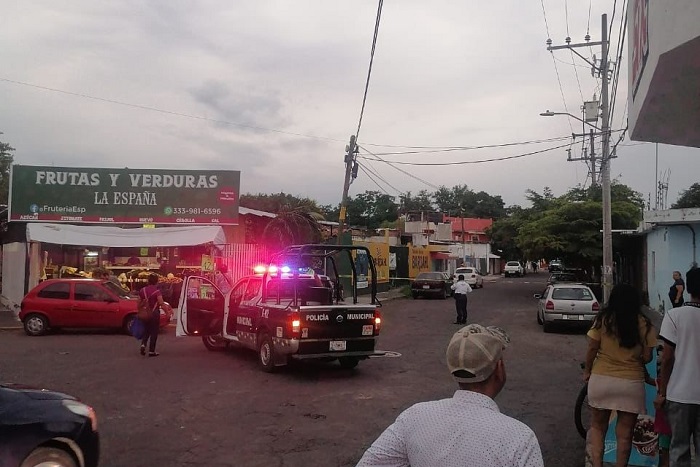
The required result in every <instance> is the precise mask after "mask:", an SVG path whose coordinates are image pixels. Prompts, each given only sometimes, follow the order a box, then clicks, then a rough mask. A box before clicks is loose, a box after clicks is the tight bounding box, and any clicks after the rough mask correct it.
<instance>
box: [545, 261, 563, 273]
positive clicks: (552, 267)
mask: <svg viewBox="0 0 700 467" xmlns="http://www.w3.org/2000/svg"><path fill="white" fill-rule="evenodd" d="M547 269H548V270H549V272H554V271H561V270H563V269H564V263H562V262H561V261H560V260H558V259H553V260H552V261H550V262H549V265H548V266H547Z"/></svg>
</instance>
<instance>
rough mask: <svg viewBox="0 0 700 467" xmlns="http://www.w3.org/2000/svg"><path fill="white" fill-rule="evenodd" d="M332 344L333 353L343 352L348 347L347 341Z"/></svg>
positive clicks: (332, 342)
mask: <svg viewBox="0 0 700 467" xmlns="http://www.w3.org/2000/svg"><path fill="white" fill-rule="evenodd" d="M330 344H331V345H330V350H331V352H338V351H343V350H345V349H346V347H347V343H346V342H345V341H331V343H330Z"/></svg>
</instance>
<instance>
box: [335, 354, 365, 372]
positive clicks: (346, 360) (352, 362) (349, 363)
mask: <svg viewBox="0 0 700 467" xmlns="http://www.w3.org/2000/svg"><path fill="white" fill-rule="evenodd" d="M338 362H339V363H340V367H341V368H345V369H346V370H352V369H353V368H355V367H356V366H357V364H358V363H360V359H359V358H357V357H340V358H339V359H338Z"/></svg>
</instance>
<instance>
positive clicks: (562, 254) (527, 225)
mask: <svg viewBox="0 0 700 467" xmlns="http://www.w3.org/2000/svg"><path fill="white" fill-rule="evenodd" d="M601 198H602V196H601V191H600V187H598V186H593V187H589V188H587V189H584V188H582V187H576V188H572V189H571V190H569V191H568V192H567V193H565V194H564V195H562V196H560V197H558V198H554V197H552V196H548V195H547V193H545V194H543V195H539V194H537V193H535V192H533V191H529V199H531V202H532V203H533V207H532V211H531V212H530V215H529V217H528V218H527V219H526V221H525V222H524V223H523V224H522V225H521V226H520V228H519V230H518V236H517V240H516V242H517V245H518V247H519V248H520V249H521V250H522V251H523V253H524V254H525V255H526V256H528V257H530V258H555V257H558V258H561V259H563V260H564V261H565V262H566V263H568V264H570V265H572V266H580V267H586V268H588V267H593V266H597V265H599V264H600V263H601V261H602V254H603V252H602V235H601V230H602V228H603V219H602V199H601ZM611 199H612V201H611V211H612V227H613V228H614V229H634V228H636V227H637V225H638V224H639V221H640V220H641V219H642V212H643V203H644V202H643V198H642V196H641V194H639V193H638V192H636V191H634V190H632V189H631V188H630V187H628V186H627V185H624V184H622V183H620V182H618V181H615V182H613V184H612V186H611Z"/></svg>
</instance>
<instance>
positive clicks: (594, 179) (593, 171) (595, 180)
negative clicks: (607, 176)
mask: <svg viewBox="0 0 700 467" xmlns="http://www.w3.org/2000/svg"><path fill="white" fill-rule="evenodd" d="M590 134H591V185H593V186H596V185H597V184H598V178H597V177H596V166H595V143H594V136H595V133H593V130H591V133H590Z"/></svg>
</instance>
